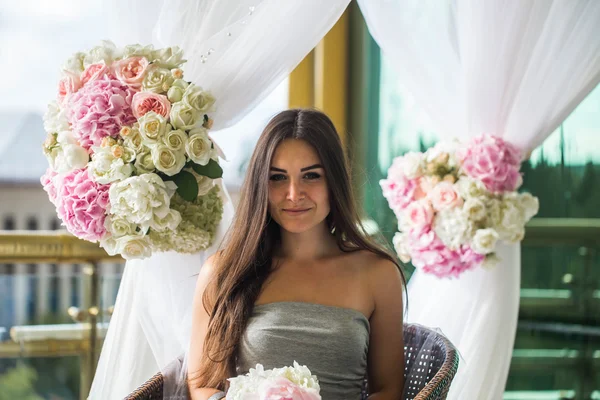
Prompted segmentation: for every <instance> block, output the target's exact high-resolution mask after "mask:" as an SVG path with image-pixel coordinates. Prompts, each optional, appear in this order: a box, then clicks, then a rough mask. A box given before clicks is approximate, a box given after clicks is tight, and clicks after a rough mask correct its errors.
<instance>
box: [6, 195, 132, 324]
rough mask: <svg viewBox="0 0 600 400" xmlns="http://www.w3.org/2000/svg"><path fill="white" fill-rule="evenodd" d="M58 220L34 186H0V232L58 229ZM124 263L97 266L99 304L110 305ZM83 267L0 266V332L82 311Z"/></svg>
mask: <svg viewBox="0 0 600 400" xmlns="http://www.w3.org/2000/svg"><path fill="white" fill-rule="evenodd" d="M57 229H61V226H60V220H59V219H58V218H57V216H56V211H55V208H54V206H53V205H52V203H50V201H49V200H48V197H47V194H46V192H44V190H43V189H42V187H41V185H38V184H0V230H57ZM122 270H123V265H122V264H101V266H100V274H101V281H102V287H101V304H103V306H104V308H106V307H108V306H110V305H112V304H114V299H115V297H116V294H117V290H118V284H119V279H120V275H121V273H122ZM80 272H81V266H79V265H73V264H61V265H57V264H15V265H7V264H0V327H6V328H10V326H13V325H23V324H34V323H43V322H47V319H48V316H49V315H53V318H59V319H60V318H61V317H64V316H66V312H67V309H68V308H69V307H70V306H80V305H81V301H82V295H83V284H82V282H83V279H84V277H83V275H82V274H81V273H80Z"/></svg>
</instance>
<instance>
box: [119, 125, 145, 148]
mask: <svg viewBox="0 0 600 400" xmlns="http://www.w3.org/2000/svg"><path fill="white" fill-rule="evenodd" d="M123 146H125V147H126V148H128V149H131V150H133V151H135V153H136V154H137V153H140V152H141V151H142V150H143V149H144V138H143V137H142V134H141V133H140V130H139V129H137V128H132V129H131V133H130V134H129V135H128V136H126V137H125V139H123Z"/></svg>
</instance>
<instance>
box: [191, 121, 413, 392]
mask: <svg viewBox="0 0 600 400" xmlns="http://www.w3.org/2000/svg"><path fill="white" fill-rule="evenodd" d="M286 139H300V140H304V141H306V142H307V143H309V144H310V145H312V147H313V148H314V149H315V150H316V151H317V154H318V155H319V158H320V159H321V164H322V165H323V168H324V171H325V177H326V182H327V184H328V189H329V199H330V203H331V204H330V207H331V211H330V214H329V215H328V217H327V222H328V223H329V227H330V228H331V231H332V234H333V235H334V236H335V239H336V242H337V244H338V246H339V248H340V249H341V250H343V251H346V252H351V251H357V250H367V251H370V252H373V253H375V254H378V255H380V256H381V257H383V258H386V259H388V260H390V261H392V262H393V263H395V264H396V265H398V266H399V264H398V262H397V261H396V258H395V257H394V256H392V255H391V253H390V252H388V251H386V250H385V248H384V247H383V246H380V245H378V244H377V243H376V242H375V241H373V240H372V239H371V238H369V237H368V235H367V234H366V233H365V231H364V229H363V228H362V225H361V223H360V217H359V214H358V212H357V208H356V205H355V203H354V199H353V195H352V190H351V186H350V174H349V169H348V165H347V162H346V158H345V156H344V151H343V148H342V144H341V141H340V138H339V136H338V134H337V132H336V130H335V127H334V125H333V123H332V122H331V120H330V119H329V118H328V117H327V115H325V114H323V113H322V112H319V111H316V110H304V109H297V110H287V111H283V112H281V113H279V114H277V115H276V116H275V117H274V118H273V119H272V120H271V121H270V122H269V123H268V124H267V126H266V127H265V129H264V131H263V133H262V135H261V136H260V138H259V139H258V143H257V145H256V148H255V149H254V153H253V155H252V158H251V160H250V163H249V164H248V170H247V173H246V178H245V181H244V184H243V186H242V190H241V197H240V202H239V205H238V207H237V211H236V215H235V218H234V220H233V223H232V225H231V228H230V231H229V234H228V237H227V240H226V243H225V245H224V247H223V248H222V251H220V253H219V255H218V257H216V258H215V261H214V270H215V278H214V279H213V280H212V281H211V282H210V283H209V284H208V287H207V290H206V291H205V293H204V297H203V304H204V307H205V309H206V310H207V312H208V313H209V315H210V321H209V324H208V331H207V334H206V337H205V341H204V354H203V357H202V361H201V366H200V370H199V371H198V372H197V373H196V374H194V375H195V377H194V378H193V379H191V380H190V384H191V385H192V386H193V387H213V388H218V389H221V390H225V389H226V388H227V378H228V377H230V376H232V375H234V374H235V363H236V357H237V352H238V345H239V343H240V339H241V337H242V335H243V333H244V330H245V329H246V324H247V321H248V319H249V317H250V315H251V313H252V309H253V306H254V303H255V302H256V300H257V298H258V296H259V294H260V292H261V289H262V286H263V284H264V282H265V280H266V279H267V277H268V276H269V274H270V272H271V270H272V268H273V265H272V255H273V252H274V249H275V248H276V246H277V244H278V242H279V238H280V227H279V225H277V223H276V222H275V221H274V220H273V219H271V217H270V215H269V212H268V199H269V197H268V183H269V182H268V180H269V168H270V166H271V160H272V158H273V154H274V153H275V149H276V148H277V146H278V145H279V144H280V143H281V142H283V141H284V140H286ZM400 270H401V269H400ZM401 271H402V270H401ZM402 278H403V279H404V274H402Z"/></svg>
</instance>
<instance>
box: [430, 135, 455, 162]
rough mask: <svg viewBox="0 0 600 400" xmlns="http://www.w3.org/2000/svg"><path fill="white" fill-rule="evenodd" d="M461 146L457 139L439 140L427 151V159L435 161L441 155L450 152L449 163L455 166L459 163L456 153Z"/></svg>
mask: <svg viewBox="0 0 600 400" xmlns="http://www.w3.org/2000/svg"><path fill="white" fill-rule="evenodd" d="M459 147H460V142H459V141H458V140H456V139H452V140H442V141H440V142H437V143H436V144H435V146H433V147H431V148H429V149H428V150H427V151H426V152H425V161H426V162H434V161H435V160H437V159H438V158H439V157H442V156H443V155H444V154H448V156H449V158H448V162H447V164H448V165H449V166H450V167H455V166H456V165H457V163H456V159H455V158H454V154H455V153H456V150H458V148H459Z"/></svg>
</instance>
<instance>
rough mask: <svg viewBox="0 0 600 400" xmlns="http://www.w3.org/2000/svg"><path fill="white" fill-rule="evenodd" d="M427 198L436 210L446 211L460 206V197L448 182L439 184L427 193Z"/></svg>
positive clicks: (461, 201)
mask: <svg viewBox="0 0 600 400" xmlns="http://www.w3.org/2000/svg"><path fill="white" fill-rule="evenodd" d="M429 198H430V199H431V203H432V204H433V207H435V209H436V210H438V211H441V210H446V209H450V208H454V207H458V206H460V205H462V203H463V200H462V197H460V195H459V194H458V192H457V191H456V189H455V188H454V185H453V184H452V183H450V182H440V183H438V184H437V185H436V186H435V187H434V188H433V189H432V190H431V192H429Z"/></svg>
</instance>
